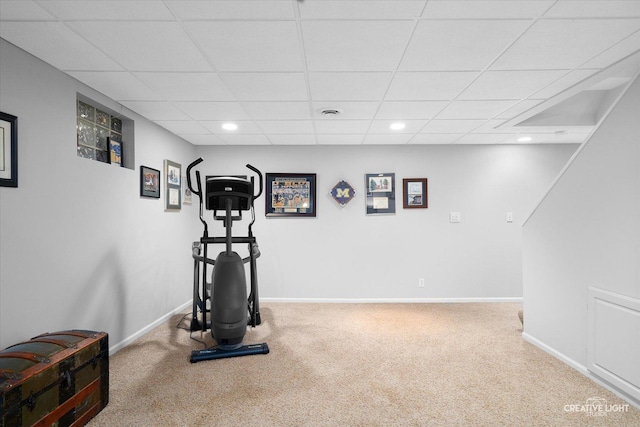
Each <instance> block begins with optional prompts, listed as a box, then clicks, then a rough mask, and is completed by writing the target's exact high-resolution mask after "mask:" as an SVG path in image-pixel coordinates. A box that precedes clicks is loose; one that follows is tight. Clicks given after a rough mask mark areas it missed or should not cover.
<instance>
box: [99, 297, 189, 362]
mask: <svg viewBox="0 0 640 427" xmlns="http://www.w3.org/2000/svg"><path fill="white" fill-rule="evenodd" d="M190 306H191V301H187V302H185V303H184V304H182V305H181V306H180V307H177V308H175V309H174V310H172V311H170V312H169V313H167V314H165V315H164V316H162V317H161V318H159V319H157V320H156V321H155V322H153V323H150V324H149V325H147V326H145V327H144V328H142V329H140V330H139V331H138V332H136V333H134V334H133V335H130V336H128V337H127V338H125V339H124V340H122V341H120V342H119V343H117V344H115V345H113V346H111V347H109V355H112V354H114V353H115V352H117V351H119V350H122V349H123V348H125V347H126V346H128V345H129V344H131V343H132V342H133V341H135V340H137V339H138V338H140V337H141V336H143V335H144V334H146V333H148V332H150V331H151V330H152V329H154V328H155V327H157V326H160V325H161V324H163V323H164V322H166V321H167V320H169V319H170V318H171V316H173V315H174V314H177V313H182V312H183V311H184V310H185V309H186V308H187V307H190Z"/></svg>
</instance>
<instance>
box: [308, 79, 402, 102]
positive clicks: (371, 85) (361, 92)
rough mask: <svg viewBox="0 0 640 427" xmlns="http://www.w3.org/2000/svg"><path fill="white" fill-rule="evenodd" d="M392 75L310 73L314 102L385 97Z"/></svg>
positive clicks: (369, 99)
mask: <svg viewBox="0 0 640 427" xmlns="http://www.w3.org/2000/svg"><path fill="white" fill-rule="evenodd" d="M390 80H391V73H309V86H310V88H311V98H312V99H313V100H314V101H323V100H331V101H340V100H345V101H346V100H350V101H357V100H360V101H371V100H380V99H382V97H383V96H384V93H385V91H386V90H387V87H389V82H390Z"/></svg>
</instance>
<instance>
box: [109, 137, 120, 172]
mask: <svg viewBox="0 0 640 427" xmlns="http://www.w3.org/2000/svg"><path fill="white" fill-rule="evenodd" d="M107 139H108V140H109V163H112V164H116V165H118V166H122V142H120V141H116V140H115V139H113V138H111V137H109V138H107Z"/></svg>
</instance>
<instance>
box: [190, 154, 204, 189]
mask: <svg viewBox="0 0 640 427" xmlns="http://www.w3.org/2000/svg"><path fill="white" fill-rule="evenodd" d="M202 162H203V160H202V157H200V158H198V159H196V160H194V161H193V162H192V163H191V164H190V165H189V166H187V185H188V186H189V190H191V192H192V193H193V194H197V195H198V197H201V196H202V185H201V183H200V172H199V171H196V183H197V184H198V191H196V190H194V189H193V186H192V185H191V169H193V168H194V167H195V166H197V165H198V164H200V163H202Z"/></svg>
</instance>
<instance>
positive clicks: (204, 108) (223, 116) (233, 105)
mask: <svg viewBox="0 0 640 427" xmlns="http://www.w3.org/2000/svg"><path fill="white" fill-rule="evenodd" d="M172 104H173V105H174V106H175V107H176V108H178V109H180V110H181V111H183V112H184V113H185V114H187V115H188V116H189V117H190V118H192V119H194V120H248V119H250V117H249V115H248V114H247V113H246V111H245V110H244V108H243V107H242V105H240V103H239V102H200V101H195V102H193V101H188V102H186V101H185V102H172Z"/></svg>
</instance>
